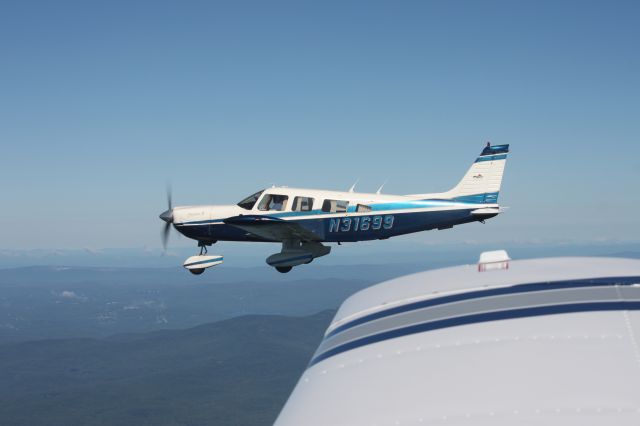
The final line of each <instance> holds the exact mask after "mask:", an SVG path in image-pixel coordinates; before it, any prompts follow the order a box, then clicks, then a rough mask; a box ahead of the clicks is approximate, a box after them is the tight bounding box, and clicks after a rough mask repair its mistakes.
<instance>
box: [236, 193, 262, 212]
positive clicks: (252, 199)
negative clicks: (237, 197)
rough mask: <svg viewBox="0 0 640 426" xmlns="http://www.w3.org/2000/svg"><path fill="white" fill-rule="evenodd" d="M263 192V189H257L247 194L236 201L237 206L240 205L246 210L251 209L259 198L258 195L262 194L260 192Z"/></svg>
mask: <svg viewBox="0 0 640 426" xmlns="http://www.w3.org/2000/svg"><path fill="white" fill-rule="evenodd" d="M263 192H264V189H263V190H262V191H258V192H256V193H255V194H252V195H249V196H248V197H247V198H245V199H244V200H242V201H240V202H239V203H238V206H240V207H242V208H243V209H246V210H251V209H252V208H253V206H254V205H255V204H256V201H258V198H260V196H261V195H262V193H263Z"/></svg>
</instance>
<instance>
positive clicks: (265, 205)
mask: <svg viewBox="0 0 640 426" xmlns="http://www.w3.org/2000/svg"><path fill="white" fill-rule="evenodd" d="M287 200H289V197H287V196H286V195H278V194H267V195H265V196H264V197H263V198H262V201H260V205H259V206H258V210H262V211H276V212H281V211H283V210H284V209H285V208H287Z"/></svg>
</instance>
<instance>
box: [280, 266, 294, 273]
mask: <svg viewBox="0 0 640 426" xmlns="http://www.w3.org/2000/svg"><path fill="white" fill-rule="evenodd" d="M291 269H293V266H276V271H278V272H280V273H281V274H286V273H287V272H289V271H290V270H291Z"/></svg>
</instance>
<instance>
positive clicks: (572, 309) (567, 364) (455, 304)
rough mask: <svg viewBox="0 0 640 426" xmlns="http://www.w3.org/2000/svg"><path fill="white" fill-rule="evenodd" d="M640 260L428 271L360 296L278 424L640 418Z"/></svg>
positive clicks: (342, 315) (498, 263) (634, 421)
mask: <svg viewBox="0 0 640 426" xmlns="http://www.w3.org/2000/svg"><path fill="white" fill-rule="evenodd" d="M639 343H640V260H632V259H617V258H548V259H536V260H522V261H511V262H509V261H508V259H506V258H503V259H500V256H498V257H497V258H492V256H484V261H483V263H482V264H480V265H468V266H459V267H453V268H447V269H440V270H434V271H427V272H423V273H418V274H414V275H409V276H406V277H402V278H397V279H394V280H391V281H387V282H384V283H382V284H379V285H376V286H373V287H370V288H368V289H365V290H363V291H361V292H359V293H357V294H355V295H354V296H352V297H350V298H349V299H347V300H346V301H345V302H344V303H343V305H342V307H341V308H340V310H339V311H338V313H337V314H336V317H335V318H334V320H333V322H332V324H331V325H330V327H329V328H328V330H327V332H326V335H325V337H324V339H323V341H322V343H321V344H320V346H319V348H318V350H317V351H316V353H315V354H314V356H313V358H312V359H311V361H310V364H309V366H308V368H307V370H306V371H305V372H304V373H303V375H302V377H301V378H300V380H299V382H298V384H297V386H296V387H295V390H294V391H293V393H292V395H291V396H290V398H289V400H288V401H287V403H286V405H285V406H284V408H283V410H282V412H281V413H280V416H279V417H278V419H277V421H276V423H275V424H276V425H277V426H293V425H296V426H298V425H305V426H315V425H318V426H339V425H349V426H357V425H363V426H364V425H367V426H375V425H378V426H382V425H385V426H386V425H389V426H395V425H474V426H478V425H562V426H567V425H576V426H577V425H580V426H584V425H634V426H637V425H640V348H639Z"/></svg>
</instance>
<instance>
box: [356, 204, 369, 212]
mask: <svg viewBox="0 0 640 426" xmlns="http://www.w3.org/2000/svg"><path fill="white" fill-rule="evenodd" d="M356 211H357V212H358V213H369V212H370V211H371V206H367V205H366V204H358V207H356Z"/></svg>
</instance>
